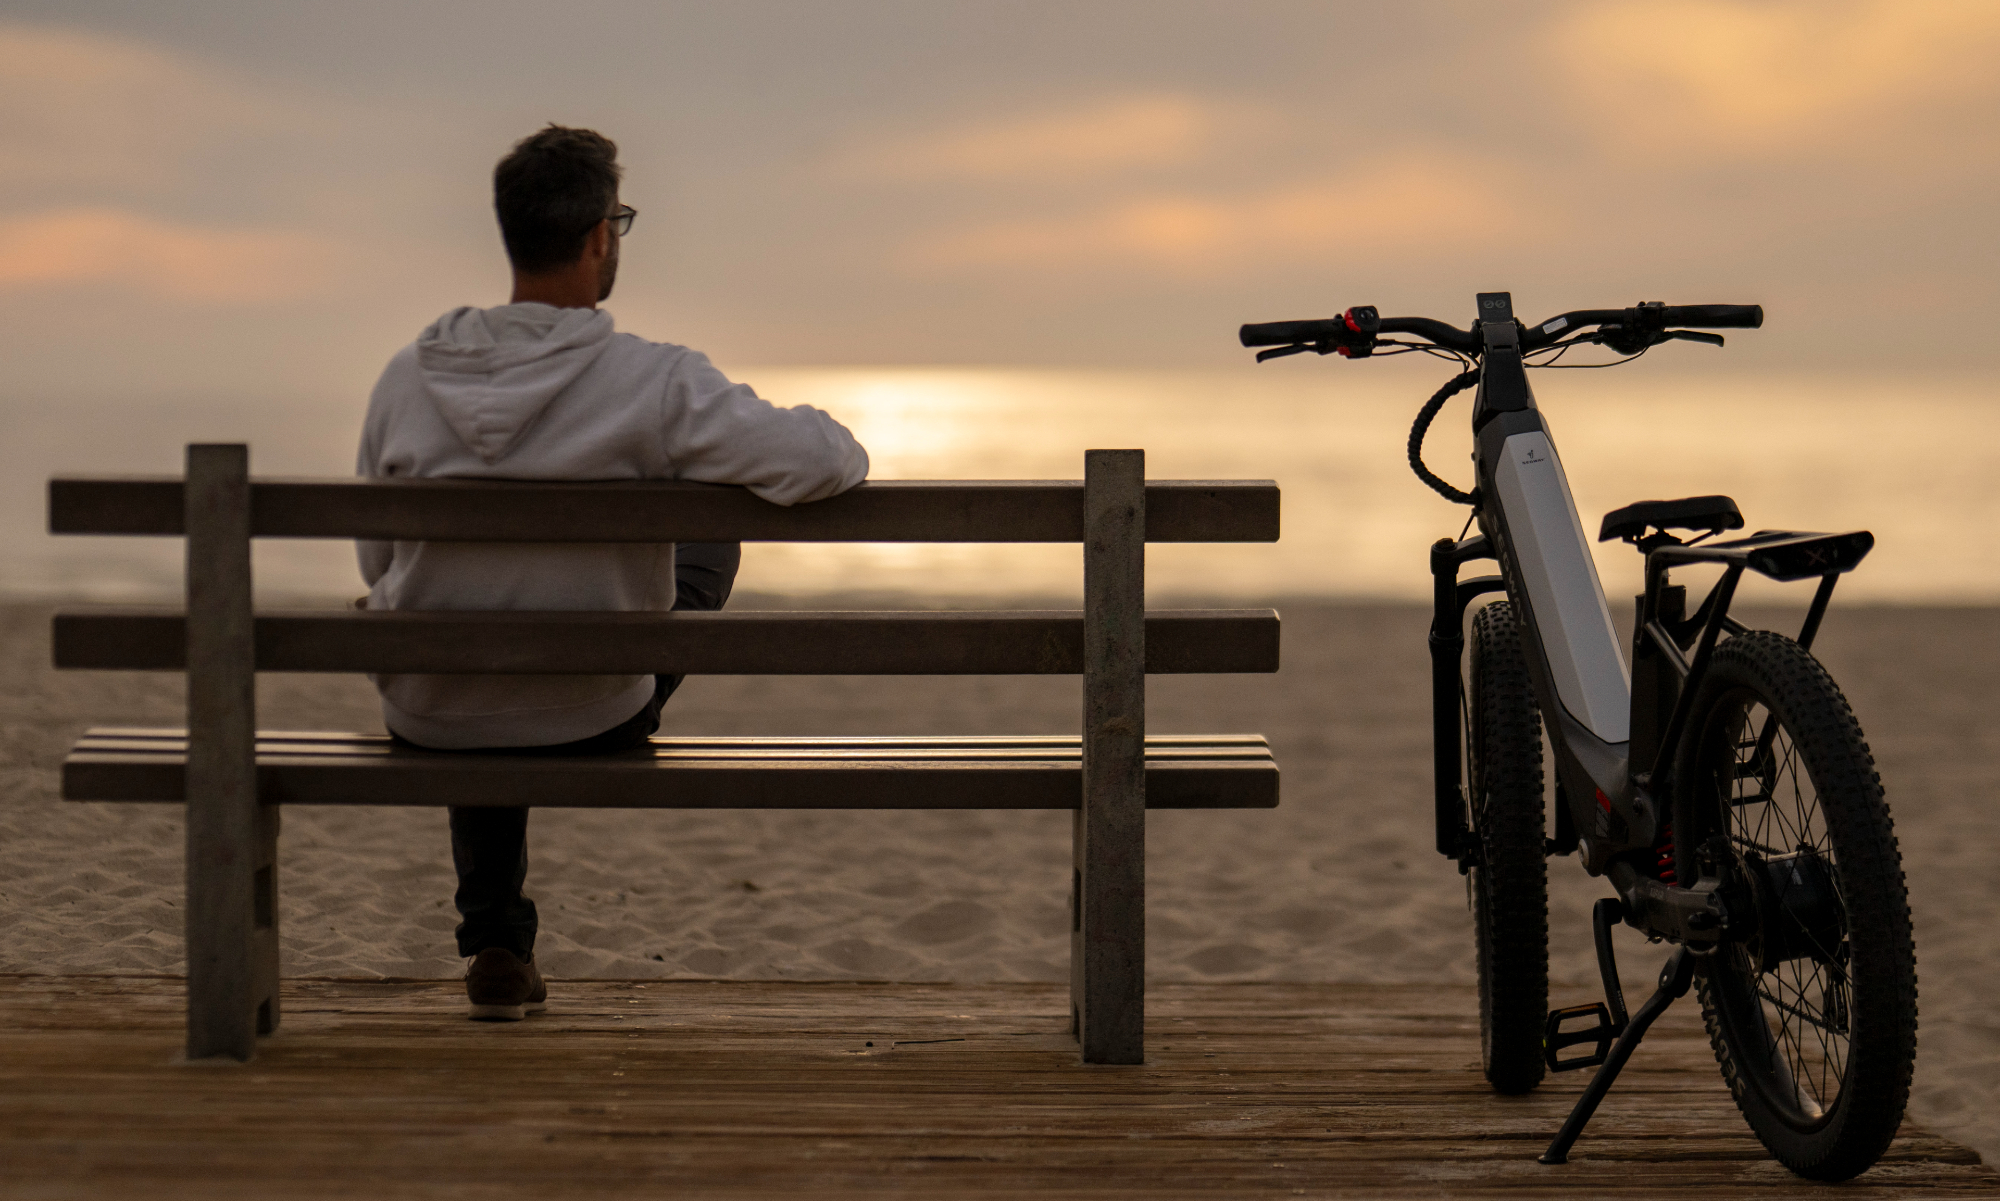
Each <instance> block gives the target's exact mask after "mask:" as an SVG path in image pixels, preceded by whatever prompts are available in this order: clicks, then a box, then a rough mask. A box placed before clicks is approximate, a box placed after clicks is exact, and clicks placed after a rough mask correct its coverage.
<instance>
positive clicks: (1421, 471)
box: [1410, 365, 1479, 505]
mask: <svg viewBox="0 0 2000 1201" xmlns="http://www.w3.org/2000/svg"><path fill="white" fill-rule="evenodd" d="M1478 382H1479V368H1478V366H1477V365H1474V366H1469V367H1467V368H1466V369H1465V371H1464V372H1463V373H1462V374H1459V375H1456V376H1453V377H1452V378H1451V379H1450V380H1449V381H1447V382H1446V384H1445V386H1444V387H1442V388H1439V389H1438V390H1437V392H1436V393H1435V394H1434V395H1433V396H1432V397H1431V398H1430V399H1429V400H1427V401H1425V402H1424V407H1423V408H1422V409H1421V410H1419V411H1418V413H1417V422H1416V424H1415V425H1413V426H1411V427H1410V470H1412V471H1414V472H1416V473H1417V478H1418V479H1420V480H1422V481H1423V482H1424V483H1426V484H1428V485H1430V487H1431V490H1432V491H1434V492H1436V493H1437V494H1438V495H1439V496H1442V497H1444V498H1445V499H1446V500H1448V501H1450V502H1451V503H1453V504H1455V505H1476V504H1478V503H1479V492H1478V490H1477V489H1474V490H1473V491H1471V492H1461V491H1459V490H1458V489H1457V488H1454V487H1452V486H1451V485H1450V484H1448V483H1446V482H1445V481H1444V480H1442V479H1439V478H1438V477H1437V476H1436V475H1435V474H1433V473H1432V471H1431V469H1430V468H1428V467H1426V466H1424V435H1425V434H1426V433H1428V432H1429V431H1430V428H1431V421H1432V420H1433V419H1435V418H1436V417H1437V415H1438V410H1440V409H1442V408H1444V402H1445V401H1447V400H1450V399H1451V398H1452V397H1454V396H1456V395H1458V394H1459V393H1460V392H1463V391H1465V390H1466V389H1467V388H1470V387H1471V386H1472V385H1474V384H1476V383H1478Z"/></svg>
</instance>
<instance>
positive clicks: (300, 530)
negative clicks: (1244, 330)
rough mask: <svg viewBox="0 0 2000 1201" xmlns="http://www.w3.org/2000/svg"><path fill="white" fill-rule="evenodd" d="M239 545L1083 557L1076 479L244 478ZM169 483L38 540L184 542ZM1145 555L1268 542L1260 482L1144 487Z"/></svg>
mask: <svg viewBox="0 0 2000 1201" xmlns="http://www.w3.org/2000/svg"><path fill="white" fill-rule="evenodd" d="M250 489H251V506H250V511H251V533H252V534H253V535H254V536H257V537H280V538H379V539H405V540H425V539H429V540H436V541H449V542H574V541H586V542H1081V541H1083V483H1082V481H1080V480H877V481H871V482H868V483H864V484H860V485H858V486H856V487H854V488H853V489H850V490H849V491H847V492H843V493H841V494H840V495H839V496H834V497H829V498H828V499H826V500H820V501H814V502H812V503H811V504H803V505H793V506H791V507H790V508H786V507H784V506H782V505H774V504H771V503H769V502H768V501H764V500H760V499H758V498H757V497H756V496H755V495H753V494H752V493H751V492H750V491H749V490H748V489H746V488H739V487H728V486H723V485H717V484H694V483H686V482H681V481H673V480H623V481H611V482H604V483H576V482H570V481H516V480H507V481H503V480H413V479H390V480H362V479H340V478H331V479H287V478H281V477H258V478H255V479H253V480H251V482H250ZM182 503H183V502H182V493H181V479H180V477H179V476H57V477H55V478H54V479H51V480H50V481H49V532H50V533H52V534H153V535H175V534H180V533H183V532H184V527H183V516H182V511H181V507H182ZM1146 540H1147V541H1148V542H1275V541H1277V540H1278V486H1277V484H1275V483H1273V482H1272V481H1270V480H1151V481H1148V482H1147V484H1146Z"/></svg>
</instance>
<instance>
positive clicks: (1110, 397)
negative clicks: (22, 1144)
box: [0, 360, 2000, 603]
mask: <svg viewBox="0 0 2000 1201" xmlns="http://www.w3.org/2000/svg"><path fill="white" fill-rule="evenodd" d="M1646 368H1647V365H1646V364H1636V365H1634V366H1631V367H1626V368H1621V369H1619V370H1617V371H1574V372H1537V373H1535V375H1534V377H1533V380H1534V384H1535V388H1536V392H1537V396H1538V399H1539V402H1540V405H1541V408H1542V410H1543V412H1544V414H1545V415H1546V417H1547V419H1548V420H1549V422H1550V425H1551V427H1552V430H1553V432H1554V435H1555V440H1556V443H1557V446H1558V448H1559V451H1560V453H1561V455H1562V457H1563V461H1564V466H1565V469H1566V470H1567V472H1568V474H1569V478H1570V481H1571V485H1572V488H1573V489H1574V491H1575V494H1576V498H1577V505H1578V509H1579V511H1580V512H1581V513H1582V515H1583V519H1584V523H1585V526H1586V528H1587V529H1588V530H1589V531H1590V532H1591V533H1592V534H1593V535H1594V533H1595V529H1596V524H1597V521H1598V519H1599V518H1600V517H1601V516H1602V515H1603V514H1604V513H1605V512H1606V511H1608V510H1610V509H1613V508H1616V507H1618V506H1620V505H1623V504H1627V503H1629V502H1631V501H1634V500H1640V499H1646V498H1665V497H1675V496H1691V495H1698V494H1704V493H1713V492H1720V493H1726V494H1728V495H1731V496H1733V497H1735V498H1736V500H1737V502H1738V504H1739V505H1740V506H1741V508H1742V510H1743V513H1744V516H1745V518H1746V520H1747V521H1748V523H1749V526H1750V528H1753V529H1756V528H1786V529H1820V530H1836V529H1868V530H1872V531H1873V532H1874V534H1875V536H1876V539H1877V544H1876V550H1875V552H1874V554H1873V555H1872V556H1870V558H1869V559H1868V561H1867V562H1866V563H1864V564H1863V565H1862V566H1861V568H1860V569H1859V570H1858V571H1856V572H1855V573H1854V574H1853V576H1852V577H1851V578H1850V579H1849V580H1848V581H1846V582H1845V583H1844V584H1843V590H1844V591H1843V596H1844V597H1846V598H1847V599H1850V600H1853V599H1862V600H1868V601H1876V602H1910V603H1991V602H1994V601H2000V561H1996V560H1995V558H1994V557H1993V556H1991V555H1989V554H1985V553H1982V552H1983V542H1982V537H1981V536H1982V535H1983V533H1984V532H1985V531H1986V530H1988V529H1990V528H1993V527H1994V526H1995V525H1996V519H2000V496H1996V495H1995V490H1994V489H1993V488H1992V486H1991V482H1992V481H1993V480H1994V479H1995V478H1996V476H2000V404H1997V403H1996V402H2000V385H1995V384H1994V383H1993V382H1991V381H1990V380H1988V379H1981V378H1973V377H1945V378H1918V379H1910V378H1889V377H1885V378H1878V379H1853V378H1821V377H1807V376H1771V375H1756V376H1741V377H1737V376H1730V375H1725V374H1714V375H1697V376H1689V375H1685V374H1670V373H1665V372H1660V373H1655V374H1650V375H1649V374H1648V373H1647V370H1646ZM1448 373H1449V372H1448V369H1447V368H1446V367H1445V366H1444V365H1442V364H1430V363H1428V362H1426V363H1421V364H1409V363H1386V362H1385V363H1347V362H1340V361H1335V360H1325V361H1319V362H1314V361H1307V360H1287V361H1284V362H1281V363H1273V364H1269V365H1266V366H1263V367H1251V366H1248V365H1246V366H1245V367H1243V368H1241V369H1232V370H1224V371H1208V372H1134V371H1071V370H1025V369H981V368H954V369H941V368H839V369H802V368H783V369H766V370H741V369H739V370H737V371H736V372H734V374H735V375H736V377H737V378H740V379H743V380H746V381H747V382H750V383H752V384H753V385H755V386H756V387H757V388H758V390H759V391H760V392H761V393H762V394H763V395H765V396H767V397H770V398H772V399H774V400H776V401H778V402H779V403H799V402H804V403H809V404H814V405H819V406H821V407H823V408H826V409H828V410H830V411H832V412H833V413H834V414H835V415H836V416H838V417H839V418H840V419H841V420H842V421H844V422H846V423H847V424H848V426H849V427H850V428H852V429H853V430H854V431H855V433H856V434H857V435H858V436H859V437H860V438H861V439H862V441H863V442H864V443H865V444H866V445H867V446H868V448H869V451H870V454H871V457H872V460H873V464H874V470H873V476H874V478H877V479H1073V478H1077V477H1079V476H1081V474H1082V470H1083V452H1084V451H1085V450H1086V449H1089V448H1096V447H1140V448H1143V449H1144V450H1145V451H1146V453H1147V474H1148V475H1149V476H1150V477H1151V478H1155V479H1275V480H1276V481H1277V482H1278V484H1279V485H1280V487H1281V488H1282V489H1283V536H1282V538H1281V539H1280V541H1279V542H1277V543H1276V544H1266V545H1244V546H1155V547H1151V548H1149V549H1148V552H1147V554H1148V560H1147V570H1148V581H1149V587H1150V589H1151V590H1152V592H1153V593H1154V594H1155V595H1159V596H1162V597H1168V596H1172V597H1203V598H1214V599H1217V600H1223V601H1231V602H1246V603H1256V602H1260V601H1264V600H1269V599H1273V598H1279V597H1285V596H1299V595H1315V596H1337V597H1355V598H1408V599H1418V598H1422V597H1424V596H1425V595H1427V588H1428V575H1427V574H1426V572H1427V568H1426V557H1425V555H1426V548H1427V547H1428V545H1429V544H1430V543H1431V542H1432V541H1433V540H1435V539H1437V538H1438V537H1440V536H1446V535H1453V534H1456V533H1457V532H1458V531H1459V529H1460V528H1461V526H1462V525H1463V523H1464V520H1465V515H1466V510H1464V509H1463V508H1460V507H1457V506H1454V505H1451V504H1449V503H1447V502H1445V501H1444V500H1442V499H1440V498H1439V497H1437V496H1435V495H1434V494H1433V493H1431V492H1430V491H1429V490H1428V489H1426V488H1425V487H1424V486H1423V485H1422V484H1421V483H1419V482H1418V481H1417V480H1416V478H1415V477H1414V476H1412V475H1411V473H1410V471H1409V468H1408V466H1407V465H1406V462H1405V458H1404V441H1405V439H1406V438H1407V436H1408V432H1409V426H1410V421H1411V419H1412V417H1413V416H1414V414H1415V412H1416V410H1417V408H1418V407H1419V405H1420V404H1421V403H1422V401H1423V399H1424V398H1425V397H1426V396H1427V395H1428V394H1429V392H1430V391H1431V390H1432V389H1433V388H1434V387H1435V386H1436V385H1437V384H1438V383H1441V382H1442V381H1443V379H1444V378H1446V377H1447V375H1448ZM362 402H363V398H362V397H361V396H358V395H333V394H313V393H311V392H306V393H301V394H296V395H292V396H288V397H277V398H244V397H200V398H190V397H165V398H157V399H147V400H131V399H123V398H121V399H117V400H112V399H107V398H92V397H61V396H51V397H40V398H34V397H28V398H23V397H14V398H10V399H9V400H8V401H6V402H5V406H6V407H5V410H4V411H5V412H6V415H7V421H6V427H7V430H6V437H5V439H4V442H0V552H4V562H5V564H6V567H5V569H4V572H0V593H4V594H6V595H10V596H15V597H65V598H75V599H90V600H103V601H136V600H151V599H165V598H169V597H171V596H172V595H173V594H174V593H176V592H177V591H178V589H179V587H180V560H179V555H180V547H179V543H178V542H177V541H174V540H152V539H124V538H74V537H71V538H52V537H50V536H49V535H48V534H47V533H46V532H45V531H46V509H45V503H46V502H45V498H44V481H45V480H46V479H47V477H48V476H49V475H50V474H53V473H57V472H64V471H81V472H93V473H108V472H174V471H177V470H178V467H179V463H180V458H181V453H182V452H181V448H182V446H183V445H184V444H186V443H187V442H190V441H242V442H248V443H249V444H250V445H251V455H252V459H251V461H252V469H253V471H254V472H256V473H260V474H346V473H348V472H349V471H351V470H352V463H353V446H354V441H355V437H356V435H357V433H358V428H359V422H360V414H361V406H362ZM1469 406H1470V402H1469V399H1468V398H1465V397H1460V398H1458V399H1455V400H1454V401H1453V402H1452V403H1451V404H1450V405H1449V406H1448V407H1447V408H1446V410H1445V412H1444V414H1443V416H1441V417H1440V418H1439V420H1438V422H1437V424H1436V425H1435V426H1434V427H1433V429H1432V432H1431V436H1430V441H1429V448H1428V451H1427V458H1428V460H1429V462H1430V464H1431V466H1432V467H1433V469H1434V470H1436V471H1438V472H1439V473H1440V474H1442V475H1444V476H1445V477H1446V478H1448V479H1452V480H1454V481H1456V482H1458V483H1460V484H1461V486H1463V485H1466V484H1467V483H1469V475H1470V471H1469V464H1468V463H1467V459H1466V456H1467V455H1468V454H1469V451H1470V438H1469V434H1468V426H1467V420H1468V413H1469ZM1598 564H1599V571H1600V573H1601V574H1602V575H1603V577H1604V580H1605V589H1606V592H1607V593H1608V594H1609V595H1610V596H1612V597H1613V598H1617V597H1620V596H1628V595H1630V594H1631V593H1632V592H1634V591H1636V590H1637V588H1638V586H1639V570H1638V568H1639V558H1638V556H1637V555H1636V554H1635V553H1634V552H1633V551H1632V550H1631V549H1630V548H1628V547H1625V546H1623V545H1622V544H1617V543H1612V544H1608V545H1601V546H1600V547H1599V548H1598ZM256 571H257V579H258V586H259V590H260V593H261V594H262V595H263V596H264V597H266V598H267V599H271V600H276V601H292V600H304V599H325V598H333V597H343V596H353V595H357V594H358V592H359V591H360V590H361V583H360V580H359V578H358V575H357V574H356V571H355V568H354V564H353V558H352V554H351V552H350V551H349V549H348V548H347V547H345V546H344V545H340V544H330V543H302V542H293V543H269V544H260V545H259V546H258V548H257V558H256ZM738 586H739V588H741V589H743V590H746V591H755V592H763V593H789V594H808V595H810V594H826V593H849V594H852V593H857V592H861V593H867V592H916V593H922V594H926V595H930V596H933V597H936V598H938V599H939V600H940V601H941V602H944V603H949V602H950V601H952V600H962V599H969V598H975V597H1000V598H1016V599H1019V598H1050V599H1054V600H1064V599H1074V598H1076V597H1078V596H1080V594H1081V556H1080V552H1079V550H1078V548H1076V547H1071V546H1008V545H1004V544H994V545H963V546H957V545H953V546H922V545H890V544H864V545H851V546H845V545H813V544H806V545H785V544H759V545H754V546H752V547H749V548H746V554H745V563H744V572H743V575H742V577H741V579H740V581H739V585H738ZM1791 587H1793V588H1803V587H1805V586H1804V585H1795V586H1791ZM1776 589H1777V586H1775V585H1765V584H1758V585H1756V586H1754V587H1753V588H1752V589H1751V591H1750V592H1749V594H1748V595H1749V596H1751V597H1753V598H1754V597H1758V596H1764V597H1771V596H1774V595H1775V594H1776Z"/></svg>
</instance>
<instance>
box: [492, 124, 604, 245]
mask: <svg viewBox="0 0 2000 1201" xmlns="http://www.w3.org/2000/svg"><path fill="white" fill-rule="evenodd" d="M622 174H624V171H623V169H622V168H621V167H619V165H618V145H617V143H615V142H613V141H612V140H611V139H610V138H607V137H605V136H604V135H603V134H601V133H597V132H596V131H594V130H589V129H568V128H565V127H563V126H561V125H554V124H551V125H550V126H549V127H548V128H547V129H543V130H541V131H539V132H537V133H534V134H531V135H529V136H528V137H525V138H522V139H521V140H520V141H519V142H518V143H516V144H515V146H514V149H513V150H511V151H509V152H508V154H507V157H506V158H503V159H501V160H500V164H499V165H498V166H496V167H494V168H493V211H494V212H495V213H496V214H498V215H499V218H500V238H501V240H502V241H504V242H505V243H506V244H507V258H508V261H510V262H512V263H513V264H514V269H515V270H516V271H521V272H525V273H527V274H529V275H539V274H541V273H542V272H545V271H553V270H555V269H556V268H558V267H566V266H568V265H569V264H571V263H574V262H575V261H576V260H577V259H579V258H581V257H582V256H583V241H584V238H585V237H587V236H588V235H589V233H590V231H591V229H592V228H593V227H595V226H596V224H597V223H598V222H599V221H602V220H604V218H605V217H607V216H609V215H610V213H611V206H612V205H613V204H615V203H617V200H618V178H619V176H620V175H622Z"/></svg>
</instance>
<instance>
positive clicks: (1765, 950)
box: [1674, 631, 1917, 1180]
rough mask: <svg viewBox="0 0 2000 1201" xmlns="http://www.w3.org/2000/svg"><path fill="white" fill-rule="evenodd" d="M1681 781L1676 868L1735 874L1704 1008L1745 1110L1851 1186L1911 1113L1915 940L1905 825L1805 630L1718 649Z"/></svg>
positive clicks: (1683, 752) (1812, 1172)
mask: <svg viewBox="0 0 2000 1201" xmlns="http://www.w3.org/2000/svg"><path fill="white" fill-rule="evenodd" d="M1688 729H1689V733H1688V736H1687V738H1686V739H1685V740H1684V741H1683V743H1682V745H1681V749H1680V762H1679V766H1678V768H1677V770H1676V773H1675V775H1676V780H1677V783H1676V786H1675V789H1674V829H1675V832H1676V839H1675V842H1676V846H1677V849H1676V860H1677V862H1676V864H1675V870H1676V873H1677V874H1678V875H1679V877H1680V878H1681V879H1682V880H1683V881H1692V880H1695V879H1697V878H1698V877H1700V876H1702V875H1712V876H1717V877H1719V878H1720V879H1721V880H1722V881H1723V897H1724V901H1725V904H1726V905H1727V906H1728V908H1729V911H1730V940H1729V941H1727V942H1725V943H1724V944H1723V945H1722V946H1721V947H1720V948H1719V949H1718V950H1717V951H1716V952H1715V954H1714V955H1713V956H1712V957H1710V958H1709V959H1707V960H1706V961H1705V962H1704V969H1705V970H1704V971H1703V972H1702V974H1701V977H1700V979H1699V980H1698V982H1697V987H1698V988H1699V990H1700V997H1701V1003H1702V1018H1703V1020H1704V1022H1705V1023H1706V1024H1707V1026H1708V1034H1709V1040H1710V1042H1711V1044H1712V1045H1713V1046H1714V1048H1715V1057H1716V1061H1717V1062H1718V1063H1720V1064H1721V1065H1722V1075H1723V1078H1724V1079H1725V1080H1726V1081H1727V1082H1728V1084H1729V1089H1730V1092H1731V1094H1732V1095H1733V1096H1734V1097H1735V1099H1736V1105H1737V1108H1738V1109H1740V1110H1742V1112H1743V1116H1744V1118H1745V1119H1746V1120H1747V1121H1748V1122H1749V1123H1750V1128H1751V1129H1752V1130H1753V1131H1755V1132H1756V1134H1757V1137H1758V1138H1759V1139H1761V1140H1762V1141H1763V1143H1764V1145H1765V1146H1766V1147H1767V1148H1769V1149H1770V1151H1771V1154H1772V1155H1773V1156H1774V1157H1775V1158H1776V1159H1777V1160H1778V1161H1779V1162H1780V1163H1782V1164H1784V1165H1785V1166H1786V1167H1788V1168H1790V1169H1791V1170H1792V1171H1794V1172H1796V1173H1798V1174H1799V1175H1801V1176H1807V1177H1810V1178H1813V1179H1816V1180H1845V1179H1847V1178H1849V1177H1851V1176H1854V1175H1857V1174H1858V1173H1861V1172H1864V1171H1867V1170H1868V1168H1869V1167H1871V1166H1873V1164H1874V1163H1875V1161H1876V1160H1877V1159H1879V1158H1880V1157H1881V1155H1882V1153H1883V1151H1884V1150H1886V1149H1887V1148H1888V1146H1889V1140H1890V1139H1891V1138H1892V1137H1894V1135H1895V1133H1896V1128H1897V1126H1898V1125H1900V1124H1901V1122H1902V1119H1903V1107H1904V1105H1905V1103H1906V1102H1907V1101H1908V1100H1909V1093H1910V1072H1911V1067H1912V1065H1913V1063H1914V1061H1915V1057H1916V1041H1917V978H1916V950H1915V946H1914V944H1913V942H1912V939H1911V933H1910V908H1909V898H1908V894H1907V892H1906V891H1905V888H1904V882H1903V869H1902V859H1901V856H1900V854H1899V853H1898V851H1897V847H1896V830H1895V825H1894V823H1893V822H1892V821H1891V820H1890V817H1889V809H1888V805H1887V803H1886V802H1885V800H1884V799H1883V795H1882V783H1881V779H1880V777H1878V776H1877V775H1876V772H1875V763H1874V759H1873V757H1872V756H1871V755H1870V754H1869V750H1868V744H1867V742H1866V741H1865V740H1864V739H1863V737H1862V734H1861V727H1860V724H1859V723H1858V722H1856V721H1855V719H1854V714H1853V712H1852V711H1851V710H1849V708H1848V706H1847V700H1846V698H1845V697H1843V696H1842V695H1841V694H1840V689H1839V687H1838V686H1836V685H1835V684H1834V682H1833V679H1832V677H1830V676H1829V675H1827V673H1826V670H1825V668H1823V667H1821V666H1820V664H1819V662H1818V660H1816V659H1814V658H1813V657H1812V656H1811V655H1810V654H1808V653H1807V652H1806V651H1805V650H1804V649H1803V648H1801V647H1800V646H1799V645H1798V644H1797V643H1796V642H1793V641H1792V640H1791V639H1789V638H1786V637H1784V636H1782V635H1779V634H1772V633H1768V632H1762V631H1758V632H1753V633H1749V634H1745V635H1742V636H1741V637H1737V638H1732V639H1730V640H1729V641H1728V642H1726V643H1724V644H1723V645H1722V646H1720V647H1719V648H1717V650H1716V652H1715V656H1714V658H1713V659H1712V660H1711V666H1710V669H1709V672H1708V674H1707V676H1706V677H1705V678H1704V679H1703V680H1702V683H1701V686H1700V691H1699V692H1698V694H1697V695H1696V697H1695V699H1694V703H1693V706H1692V708H1691V711H1690V717H1689V726H1688Z"/></svg>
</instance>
